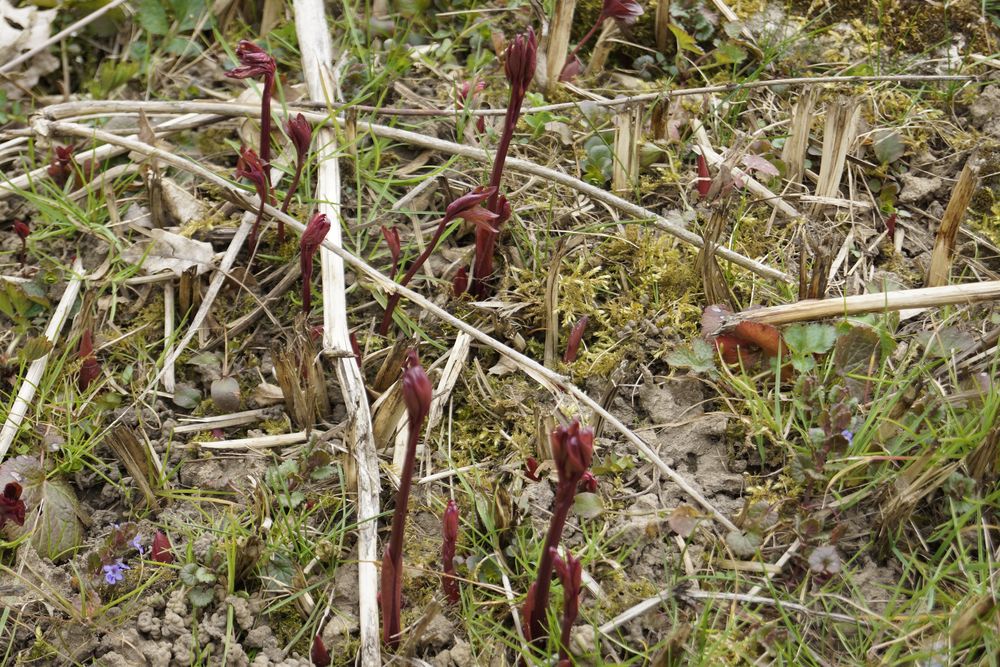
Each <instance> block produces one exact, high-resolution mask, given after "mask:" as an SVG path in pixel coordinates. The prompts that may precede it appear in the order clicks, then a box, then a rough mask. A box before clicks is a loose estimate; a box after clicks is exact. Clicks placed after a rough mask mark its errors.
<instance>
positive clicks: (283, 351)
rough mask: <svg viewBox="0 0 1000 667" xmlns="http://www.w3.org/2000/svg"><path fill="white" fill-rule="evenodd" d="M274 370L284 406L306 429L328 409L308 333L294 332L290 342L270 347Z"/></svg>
mask: <svg viewBox="0 0 1000 667" xmlns="http://www.w3.org/2000/svg"><path fill="white" fill-rule="evenodd" d="M271 356H272V358H273V359H274V374H275V376H276V377H277V380H278V386H279V387H281V393H282V395H283V396H284V397H285V409H286V410H288V414H289V416H290V417H291V418H292V421H293V422H295V423H296V424H298V426H299V427H301V428H304V429H306V431H309V430H310V429H311V428H312V427H313V424H315V423H316V418H317V417H319V416H321V415H325V414H326V413H327V411H328V410H329V406H330V404H329V400H328V399H327V396H326V378H325V376H324V374H323V364H321V363H320V361H319V358H318V357H317V355H316V350H315V348H314V347H313V344H312V341H310V340H309V338H308V336H304V335H301V334H299V335H295V336H294V337H293V339H292V341H291V344H281V343H279V344H276V345H275V346H274V347H272V348H271Z"/></svg>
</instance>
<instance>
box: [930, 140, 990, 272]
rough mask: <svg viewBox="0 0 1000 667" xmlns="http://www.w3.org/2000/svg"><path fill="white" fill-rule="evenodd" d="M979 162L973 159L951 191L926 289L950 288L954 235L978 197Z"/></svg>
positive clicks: (966, 165) (973, 157) (933, 253)
mask: <svg viewBox="0 0 1000 667" xmlns="http://www.w3.org/2000/svg"><path fill="white" fill-rule="evenodd" d="M979 169H980V165H979V160H978V158H976V156H975V155H973V156H972V157H970V158H969V159H968V160H967V161H966V163H965V167H963V168H962V173H961V174H959V176H958V181H957V182H956V183H955V187H954V188H953V189H952V191H951V199H950V200H949V201H948V208H946V209H945V211H944V215H943V216H942V217H941V226H940V227H939V228H938V233H937V237H936V238H935V239H934V251H933V252H932V253H931V265H930V268H929V269H928V271H927V287H940V286H941V285H947V284H948V280H949V278H950V276H951V264H952V260H953V259H954V256H955V236H956V235H957V234H958V228H959V226H960V225H961V223H962V220H963V219H964V218H965V213H966V211H967V210H968V208H969V202H971V201H972V196H973V195H974V194H976V188H977V187H978V185H979Z"/></svg>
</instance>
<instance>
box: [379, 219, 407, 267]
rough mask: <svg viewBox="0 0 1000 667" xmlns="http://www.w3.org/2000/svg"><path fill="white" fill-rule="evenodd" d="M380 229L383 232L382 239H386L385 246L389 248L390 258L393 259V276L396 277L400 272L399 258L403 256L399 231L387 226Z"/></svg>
mask: <svg viewBox="0 0 1000 667" xmlns="http://www.w3.org/2000/svg"><path fill="white" fill-rule="evenodd" d="M380 229H381V230H382V238H384V239H385V244H386V245H387V246H389V256H390V257H392V275H393V276H395V275H396V272H397V271H398V270H399V258H400V256H401V255H402V254H403V245H402V243H400V240H399V230H398V229H396V228H395V227H386V226H385V225H382V226H381V227H380Z"/></svg>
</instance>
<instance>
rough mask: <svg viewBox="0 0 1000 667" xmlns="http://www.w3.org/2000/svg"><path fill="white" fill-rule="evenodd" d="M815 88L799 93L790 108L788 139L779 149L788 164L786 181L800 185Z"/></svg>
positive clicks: (814, 104)
mask: <svg viewBox="0 0 1000 667" xmlns="http://www.w3.org/2000/svg"><path fill="white" fill-rule="evenodd" d="M816 93H817V90H816V89H815V88H809V89H808V90H806V91H805V92H804V93H802V94H801V95H799V100H798V102H796V103H795V106H794V107H793V108H792V122H791V126H790V127H789V130H788V139H787V140H786V141H785V145H784V146H783V147H782V149H781V161H782V162H784V163H785V164H786V165H787V166H788V176H787V178H788V182H789V183H794V184H796V185H800V184H801V183H802V175H803V174H805V171H806V167H805V164H806V149H807V148H808V147H809V130H810V128H812V119H813V110H814V108H815V106H816Z"/></svg>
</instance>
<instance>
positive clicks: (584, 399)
mask: <svg viewBox="0 0 1000 667" xmlns="http://www.w3.org/2000/svg"><path fill="white" fill-rule="evenodd" d="M41 129H43V130H44V131H49V132H55V133H61V134H65V135H69V136H82V137H92V138H94V139H97V140H99V141H104V142H107V143H113V144H117V145H120V146H124V147H126V148H128V149H129V150H133V151H137V152H139V153H141V154H143V155H149V156H155V157H156V158H158V159H159V160H161V161H163V162H164V163H165V164H169V165H172V166H174V167H177V168H178V169H183V170H185V171H189V172H192V173H195V174H198V175H199V176H201V177H202V178H204V179H206V180H208V181H211V182H212V183H214V184H215V185H217V186H219V187H220V188H222V189H223V190H225V191H227V192H230V193H232V194H233V196H234V198H235V199H237V200H238V201H240V202H241V205H242V206H244V207H246V208H248V209H250V210H251V211H252V210H256V207H257V206H259V201H258V199H257V197H256V196H252V195H250V194H248V193H247V192H246V191H244V190H242V189H241V188H239V187H237V186H235V185H233V184H232V183H230V182H229V181H227V180H226V179H224V178H222V177H221V176H219V175H217V174H215V173H214V172H212V171H210V170H208V169H206V168H205V167H203V166H202V165H200V164H198V163H196V162H193V161H191V160H187V159H185V158H183V157H180V156H178V155H175V154H173V153H169V152H167V151H164V150H161V149H159V148H154V147H152V146H149V145H148V144H145V143H141V142H138V141H134V140H132V139H127V138H123V137H116V136H115V135H113V134H109V133H107V132H104V131H102V130H95V129H93V128H88V127H82V126H80V125H75V124H73V123H58V122H56V123H48V124H47V126H43V127H42V128H41ZM265 212H266V213H268V214H269V215H271V216H272V217H274V218H281V219H283V220H284V221H285V224H286V225H288V226H289V227H291V228H292V229H294V230H295V231H297V232H298V233H299V234H301V233H302V232H303V231H304V230H305V225H303V224H302V223H301V222H299V221H298V220H296V219H294V218H292V217H290V216H288V215H286V214H284V213H282V212H281V211H279V210H278V209H276V208H275V207H273V206H271V205H267V206H266V207H265ZM248 217H249V219H250V220H252V219H253V213H248V214H247V215H246V216H244V221H246V220H247V219H248ZM249 227H250V224H249V223H246V222H245V224H243V225H241V226H240V230H242V229H244V228H246V230H247V231H249ZM237 236H239V234H237ZM241 242H242V241H241ZM323 247H325V248H328V249H329V250H331V251H332V252H334V253H335V254H337V255H338V256H339V257H340V258H341V259H343V260H344V262H345V263H346V264H349V265H350V266H352V267H354V268H355V269H356V270H357V271H358V273H360V274H364V275H365V276H366V277H368V278H369V279H371V280H372V281H373V282H374V283H375V284H376V285H377V286H379V287H380V288H382V289H383V290H385V292H387V293H389V294H395V293H399V294H401V295H402V296H404V297H406V298H407V299H408V300H409V301H411V302H412V303H414V304H416V305H417V306H419V307H420V308H422V309H424V310H425V311H427V312H428V313H430V314H432V315H433V316H435V317H437V318H438V319H439V320H442V321H443V322H445V323H446V324H448V325H450V326H452V327H455V328H456V329H458V330H460V331H465V332H466V333H468V334H469V335H470V336H472V337H473V338H474V339H475V340H477V341H479V342H480V343H482V344H483V345H486V346H488V347H491V348H493V349H494V350H496V351H497V352H499V353H500V354H502V355H504V356H505V357H507V358H508V359H509V360H510V361H511V362H512V363H514V364H515V365H516V366H517V367H518V368H520V369H521V371H523V372H524V373H525V374H527V375H528V376H529V377H531V378H532V379H534V380H535V381H536V382H538V383H539V384H540V385H541V386H543V387H545V388H546V389H548V390H549V391H551V392H552V393H553V394H569V395H570V396H572V397H573V398H574V399H576V400H577V401H579V402H580V403H583V404H584V405H585V406H587V408H589V409H590V410H591V411H592V412H593V414H594V415H596V416H598V417H600V418H603V419H604V420H605V421H606V422H607V423H608V424H610V425H611V426H612V427H613V428H614V429H616V430H617V431H618V432H620V433H621V434H622V435H623V436H625V438H626V439H627V440H628V441H629V442H631V443H632V444H633V445H634V446H635V447H636V449H638V450H639V451H640V452H641V453H642V455H643V456H645V457H646V459H647V460H649V461H650V462H651V463H653V464H654V465H655V466H656V467H657V469H659V470H660V472H661V473H663V474H664V475H665V476H666V477H667V478H669V479H670V480H671V481H672V482H674V483H675V484H676V485H677V486H679V487H680V488H681V489H682V490H683V491H684V492H685V493H687V494H688V496H690V497H691V499H692V500H694V501H695V502H697V503H698V504H699V505H701V506H702V507H703V508H704V509H706V510H707V511H708V512H710V513H711V514H712V516H713V517H715V519H716V521H718V522H719V523H720V524H721V525H722V526H723V527H725V528H726V529H727V530H736V525H735V524H734V523H733V522H732V521H730V520H729V518H728V517H726V516H725V515H724V514H722V512H720V511H719V510H718V509H717V508H716V507H715V506H714V505H713V504H712V503H710V502H709V501H708V499H706V498H705V497H704V496H703V495H702V494H701V492H700V491H698V490H697V489H696V488H694V486H692V484H691V483H690V482H689V481H688V480H687V478H686V477H684V476H683V475H681V474H680V473H678V472H677V471H675V470H674V469H673V468H671V467H670V466H669V465H667V464H666V462H664V461H663V459H661V458H660V456H659V454H657V453H656V451H655V450H654V449H653V448H652V447H651V446H650V445H649V444H648V443H647V442H646V441H645V440H643V439H642V438H641V437H639V436H638V435H637V434H636V433H635V432H634V431H633V430H632V429H631V428H629V427H628V426H626V425H625V424H624V423H622V422H621V420H619V419H618V418H617V417H615V416H614V415H613V414H611V413H610V412H608V410H606V409H605V408H604V407H603V406H602V405H601V404H600V402H598V401H595V400H594V399H592V398H591V397H590V396H589V395H587V393H586V392H585V391H583V390H582V389H580V388H579V387H577V386H576V385H574V384H573V383H572V382H571V381H570V379H569V378H567V377H566V376H564V375H560V374H559V373H556V372H555V371H552V370H550V369H548V368H545V366H543V365H542V364H540V363H538V362H537V361H535V360H534V359H532V358H531V357H528V356H526V355H524V354H521V353H520V352H518V351H517V350H514V349H513V348H511V347H509V346H507V345H505V344H503V343H501V342H500V341H498V340H496V339H495V338H493V337H491V336H489V335H487V334H485V333H483V332H482V331H480V330H479V329H477V328H475V327H474V326H472V325H470V324H468V323H467V322H465V321H464V320H461V319H459V318H457V317H455V316H454V315H452V314H451V313H449V312H448V311H446V310H444V309H443V308H441V307H440V306H438V305H436V304H435V303H433V302H432V301H431V300H430V299H428V298H426V297H424V296H423V295H421V294H418V293H417V292H414V291H413V290H411V289H409V288H406V287H403V286H402V285H400V284H399V283H397V282H396V281H394V280H392V279H391V278H389V277H386V276H384V275H383V274H382V273H380V272H379V271H378V270H377V269H375V268H374V267H372V266H371V265H370V264H368V263H367V262H365V261H364V260H363V259H361V258H359V257H357V256H355V255H353V254H352V253H350V252H348V251H347V250H344V249H343V248H341V247H338V246H335V245H333V244H332V243H330V242H329V241H324V242H323ZM219 275H222V274H221V273H220V274H219ZM202 306H203V307H204V304H202ZM199 314H201V311H200V310H199ZM202 319H204V317H202ZM199 324H200V322H199ZM179 347H180V349H183V345H182V346H179ZM159 379H160V376H159V375H157V377H156V378H155V380H154V382H153V384H152V385H150V386H148V387H147V388H146V389H145V390H144V391H143V392H142V393H141V394H140V396H139V398H140V399H141V398H142V396H144V395H145V394H146V393H147V392H148V391H151V390H152V389H153V388H154V387H155V385H156V383H157V382H159Z"/></svg>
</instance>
